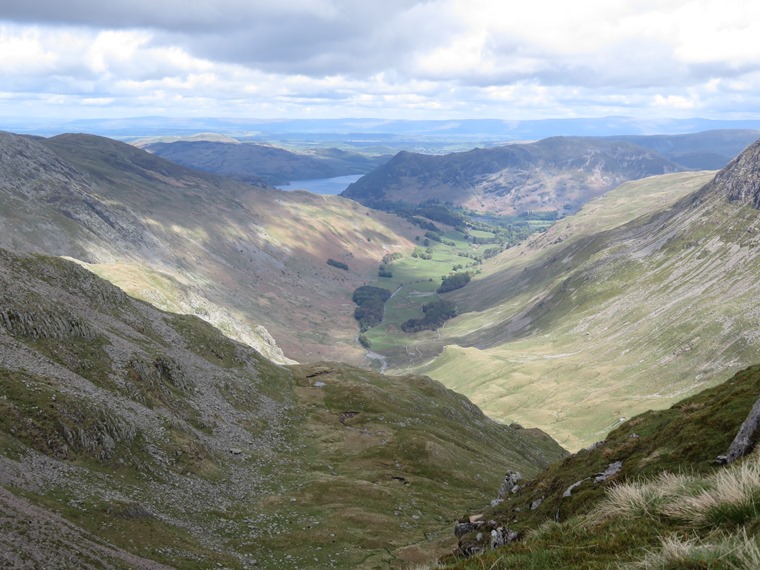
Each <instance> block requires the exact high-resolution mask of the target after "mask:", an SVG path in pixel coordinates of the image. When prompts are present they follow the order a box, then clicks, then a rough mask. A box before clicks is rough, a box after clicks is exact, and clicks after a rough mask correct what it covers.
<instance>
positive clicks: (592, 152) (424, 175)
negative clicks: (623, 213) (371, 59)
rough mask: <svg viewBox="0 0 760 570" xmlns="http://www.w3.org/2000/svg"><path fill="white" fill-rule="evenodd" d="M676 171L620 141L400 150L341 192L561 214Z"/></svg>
mask: <svg viewBox="0 0 760 570" xmlns="http://www.w3.org/2000/svg"><path fill="white" fill-rule="evenodd" d="M681 170H684V168H683V167H682V166H679V165H677V164H675V163H673V162H671V161H669V160H667V159H665V158H663V157H661V156H659V155H657V154H656V153H655V152H653V151H650V150H646V149H644V148H643V147H639V146H636V145H633V144H632V143H628V142H625V141H622V142H618V141H606V140H604V139H593V138H583V137H552V138H548V139H543V140H541V141H538V142H536V143H530V144H519V143H515V144H509V145H505V146H500V147H494V148H488V149H473V150H471V151H468V152H463V153H452V154H449V155H443V156H438V155H428V156H426V155H419V154H415V153H408V152H401V153H399V154H397V155H396V156H395V157H394V158H393V159H391V160H390V161H389V162H388V163H386V164H385V165H383V166H381V167H379V168H378V169H376V170H374V171H373V172H371V173H369V174H367V175H365V176H364V177H362V178H360V179H359V180H357V181H356V182H354V183H353V184H351V185H349V187H348V188H347V189H346V190H345V191H344V192H343V193H342V195H343V196H346V197H348V198H353V199H356V200H358V201H360V202H362V203H364V204H366V205H370V206H372V205H374V206H380V207H384V206H385V207H388V206H391V205H392V204H394V203H402V204H409V205H419V204H422V203H425V202H431V201H437V202H441V203H448V204H452V205H454V206H457V207H463V208H466V209H469V210H473V211H475V212H480V213H489V214H502V215H519V214H524V213H526V212H537V211H539V212H550V211H555V212H560V213H562V214H566V213H571V212H574V211H575V210H577V209H578V207H580V206H581V205H582V204H583V203H585V202H587V201H588V200H589V199H591V198H592V197H594V196H598V195H601V194H603V193H604V192H607V191H609V190H611V189H612V188H614V187H615V186H617V185H619V184H620V183H621V182H623V181H626V180H630V179H636V178H642V177H645V176H651V175H654V174H664V173H668V172H678V171H681Z"/></svg>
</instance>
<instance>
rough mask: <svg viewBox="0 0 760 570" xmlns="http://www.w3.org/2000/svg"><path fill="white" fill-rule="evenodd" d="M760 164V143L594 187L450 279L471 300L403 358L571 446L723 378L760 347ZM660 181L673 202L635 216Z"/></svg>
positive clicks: (658, 192) (656, 193)
mask: <svg viewBox="0 0 760 570" xmlns="http://www.w3.org/2000/svg"><path fill="white" fill-rule="evenodd" d="M759 165H760V143H755V144H753V145H751V146H750V147H749V148H748V149H747V150H745V152H744V153H742V154H741V155H740V156H739V157H737V158H736V159H735V160H734V161H732V162H731V163H730V164H729V165H728V166H727V167H726V168H725V169H724V170H722V171H721V172H720V173H719V174H718V175H716V176H715V177H714V180H712V181H710V182H709V183H708V181H709V179H710V178H711V177H710V175H706V174H699V173H689V174H678V175H670V176H668V177H662V178H660V177H656V178H651V179H647V180H645V181H639V182H635V183H629V184H628V185H625V186H623V187H621V188H619V189H618V190H616V191H615V192H612V193H610V194H607V195H605V196H604V197H602V198H600V199H599V200H597V201H595V202H592V203H591V204H589V205H588V206H587V208H589V212H588V215H586V216H584V215H582V214H584V210H585V208H584V210H582V211H581V215H579V216H574V217H569V218H566V219H565V220H562V221H560V222H558V223H557V224H556V225H555V226H553V227H552V228H551V229H549V231H547V232H546V233H545V234H542V235H541V236H539V237H538V238H536V239H534V240H532V241H530V242H528V243H524V244H522V245H521V246H519V247H516V248H511V249H508V250H506V251H505V252H504V253H502V254H500V255H498V256H496V257H494V258H493V259H491V260H487V262H486V263H484V265H483V272H482V274H480V275H477V276H476V277H475V278H473V279H472V281H471V282H470V284H468V285H467V286H466V287H465V288H463V289H460V290H458V291H454V292H451V293H447V294H445V295H443V297H444V298H446V299H447V300H449V301H451V302H453V303H455V304H456V305H457V307H458V310H459V315H460V316H458V317H457V318H455V319H453V320H451V321H449V322H448V323H447V324H446V327H445V328H443V329H440V330H439V331H438V332H437V334H435V335H431V334H430V333H421V334H418V335H416V336H415V337H408V336H407V337H406V338H405V339H404V345H406V346H407V347H408V348H406V349H404V353H403V354H402V353H401V352H400V351H399V352H398V353H395V354H394V355H391V359H392V364H394V365H395V366H397V367H399V366H401V367H404V366H405V367H410V368H411V369H414V370H417V371H420V372H423V373H425V374H429V375H430V376H432V377H433V378H436V379H438V380H440V381H442V382H443V383H444V384H446V385H447V386H449V387H451V388H453V389H455V390H457V391H459V392H461V393H463V394H466V395H468V396H469V397H471V398H472V399H473V401H475V403H477V404H479V405H481V406H482V407H483V408H484V410H485V411H486V413H488V414H489V415H491V416H492V417H495V418H499V419H501V420H503V421H506V422H510V421H517V422H519V423H521V424H523V425H538V426H541V427H542V429H545V430H546V431H547V432H548V433H550V434H551V435H552V436H553V437H555V438H556V439H557V440H558V441H559V442H560V443H562V444H563V445H565V446H566V447H568V448H570V449H578V448H580V447H582V446H584V445H588V444H589V443H592V442H593V441H596V440H597V439H599V438H600V437H603V436H604V434H606V433H607V432H608V431H609V430H610V429H612V428H614V427H615V426H616V425H617V424H619V423H620V422H621V421H623V420H624V419H625V418H628V417H631V416H632V415H635V414H637V413H640V412H643V411H645V410H648V409H653V408H654V409H659V408H664V407H666V406H668V405H671V404H672V403H674V402H676V401H678V400H679V399H681V398H683V397H684V396H686V395H689V394H693V393H695V392H696V391H698V390H700V389H703V388H704V387H706V386H708V385H711V384H713V383H715V382H718V381H721V380H724V379H725V378H726V377H728V376H729V375H730V374H732V373H733V372H735V371H736V370H738V369H740V368H742V367H745V366H747V365H750V364H752V363H754V362H756V361H757V360H758V358H760V344H758V337H757V334H756V333H757V325H758V318H760V317H759V316H758V309H757V304H756V302H755V300H756V299H757V296H758V295H759V294H760V290H759V289H758V287H759V285H758V280H757V275H758V274H759V273H760V257H758V251H760V250H759V249H758V240H759V239H760V236H759V235H758V227H760V226H759V224H760V214H759V212H758V209H757V193H758V184H757V180H758V170H759ZM647 193H650V194H652V196H653V197H652V198H650V200H652V202H653V203H656V201H657V199H659V200H661V202H662V205H661V206H660V207H656V208H652V210H651V212H652V213H649V214H647V215H645V216H642V217H639V218H636V219H632V217H631V215H630V214H631V212H638V209H637V208H636V207H635V204H636V201H637V200H638V199H639V198H638V196H639V195H641V194H647ZM668 203H670V204H672V205H671V206H670V207H668ZM594 211H595V212H596V214H593V212H594ZM605 216H606V218H605ZM406 353H408V354H423V355H424V356H425V359H426V362H423V363H422V364H420V360H419V359H418V360H416V361H415V362H410V359H409V357H405V356H404V354H406ZM404 359H405V360H406V364H404ZM475 370H476V371H477V374H474V373H473V371H475Z"/></svg>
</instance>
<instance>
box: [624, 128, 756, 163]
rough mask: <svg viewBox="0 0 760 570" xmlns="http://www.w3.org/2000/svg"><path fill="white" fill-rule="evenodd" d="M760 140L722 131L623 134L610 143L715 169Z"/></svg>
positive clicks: (743, 133)
mask: <svg viewBox="0 0 760 570" xmlns="http://www.w3.org/2000/svg"><path fill="white" fill-rule="evenodd" d="M758 138H760V131H757V130H749V129H725V130H715V131H704V132H701V133H687V134H679V135H650V136H643V135H624V136H616V137H609V139H610V140H620V141H627V142H630V143H633V144H636V145H639V146H642V147H644V148H648V149H650V150H653V151H655V152H657V153H659V154H661V155H662V156H664V157H665V158H667V159H669V160H672V161H673V162H677V163H678V164H680V165H682V166H685V167H686V168H692V169H694V170H718V169H720V168H723V167H724V166H726V165H727V164H728V163H729V162H730V161H731V159H732V158H734V157H735V156H736V155H737V154H739V153H740V152H741V151H743V150H744V149H745V148H747V147H748V146H749V145H750V144H752V143H753V142H755V141H756V140H757V139H758Z"/></svg>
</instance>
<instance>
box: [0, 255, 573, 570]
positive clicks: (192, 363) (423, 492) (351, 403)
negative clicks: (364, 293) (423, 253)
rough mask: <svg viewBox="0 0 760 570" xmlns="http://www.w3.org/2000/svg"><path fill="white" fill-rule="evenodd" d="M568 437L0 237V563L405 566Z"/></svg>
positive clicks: (441, 544)
mask: <svg viewBox="0 0 760 570" xmlns="http://www.w3.org/2000/svg"><path fill="white" fill-rule="evenodd" d="M563 454H564V452H563V450H562V449H561V448H560V447H559V446H558V445H557V444H556V443H554V442H553V441H552V440H551V439H550V438H548V437H547V436H546V435H545V434H542V433H536V432H532V431H529V430H519V429H514V428H510V427H507V426H503V425H500V424H497V423H495V422H493V421H491V420H489V419H488V418H486V417H485V416H484V415H483V414H482V412H480V411H479V410H478V409H477V408H476V407H475V406H474V405H473V404H472V403H470V402H469V401H468V400H467V399H465V398H464V397H462V396H460V395H458V394H455V393H454V392H451V391H450V390H447V389H446V388H444V387H443V386H442V385H440V384H438V383H437V382H434V381H432V380H430V379H427V378H424V377H416V376H407V377H403V378H395V377H386V376H381V375H378V374H372V373H369V372H366V371H362V370H358V369H354V368H351V367H349V366H345V365H335V364H314V365H301V366H298V367H295V368H284V367H280V366H277V365H274V364H272V363H271V362H269V361H268V360H267V359H265V358H263V357H262V356H260V355H259V354H258V353H257V352H255V351H253V350H252V349H250V348H248V347H246V346H245V345H242V344H239V343H236V342H233V341H231V340H229V339H228V338H226V337H225V336H223V335H222V334H221V333H219V332H218V331H217V330H215V329H214V328H213V327H211V326H210V325H208V324H207V323H205V322H203V321H201V320H200V319H198V318H196V317H192V316H180V315H172V314H169V313H164V312H161V311H159V310H157V309H155V308H153V307H151V306H150V305H148V304H146V303H143V302H141V301H136V300H134V299H132V298H130V297H128V296H127V295H125V294H124V293H123V292H122V291H121V290H119V289H117V288H116V287H114V286H113V285H111V284H109V283H108V282H106V281H104V280H102V279H100V278H98V277H96V276H94V275H93V274H91V273H90V272H88V271H86V270H84V269H83V268H81V267H80V266H78V265H75V264H73V263H71V262H68V261H65V260H60V259H53V258H47V257H40V256H19V255H15V254H12V253H9V252H6V251H4V250H0V486H1V488H0V520H1V521H2V526H3V532H2V533H0V565H8V566H13V567H20V568H38V567H77V568H135V567H137V568H158V567H161V565H166V566H171V567H179V568H207V567H216V566H220V565H221V566H223V567H227V568H252V567H254V566H256V567H264V568H283V567H297V568H327V567H344V568H361V567H364V568H382V567H391V566H401V565H404V564H406V563H411V562H417V561H424V560H426V559H430V558H431V557H434V556H435V555H436V554H437V553H441V552H443V551H444V550H445V549H446V548H449V547H450V546H451V536H450V533H449V532H448V527H449V524H450V521H451V520H452V518H453V517H454V516H455V513H456V512H457V511H460V510H464V509H468V508H470V506H471V505H474V504H478V502H479V501H481V500H482V497H483V496H487V495H489V494H493V493H495V490H496V488H497V487H498V484H499V479H500V478H501V475H502V474H503V472H504V471H505V470H507V469H521V470H524V471H525V472H527V473H535V472H537V471H538V469H539V468H541V467H543V466H545V465H547V464H548V463H549V462H550V461H551V460H554V459H557V458H559V457H561V456H562V455H563ZM30 521H34V524H33V525H30V524H29V523H30Z"/></svg>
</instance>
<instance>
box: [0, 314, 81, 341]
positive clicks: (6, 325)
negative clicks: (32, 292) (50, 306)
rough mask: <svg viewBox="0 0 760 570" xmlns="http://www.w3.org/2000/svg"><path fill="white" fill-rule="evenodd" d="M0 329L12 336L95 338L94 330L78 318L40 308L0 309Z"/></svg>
mask: <svg viewBox="0 0 760 570" xmlns="http://www.w3.org/2000/svg"><path fill="white" fill-rule="evenodd" d="M0 329H2V330H4V331H5V332H6V333H8V334H10V335H12V336H20V337H26V338H31V339H35V340H37V339H41V338H55V339H64V338H68V337H79V338H83V339H85V340H92V339H94V338H95V332H94V331H93V330H92V328H90V326H89V325H87V323H85V322H83V321H82V320H80V319H79V318H77V317H75V316H73V315H69V314H66V313H65V312H63V311H62V312H61V313H58V314H56V313H52V312H47V311H42V310H37V311H22V310H18V309H11V308H6V309H2V310H0Z"/></svg>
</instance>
